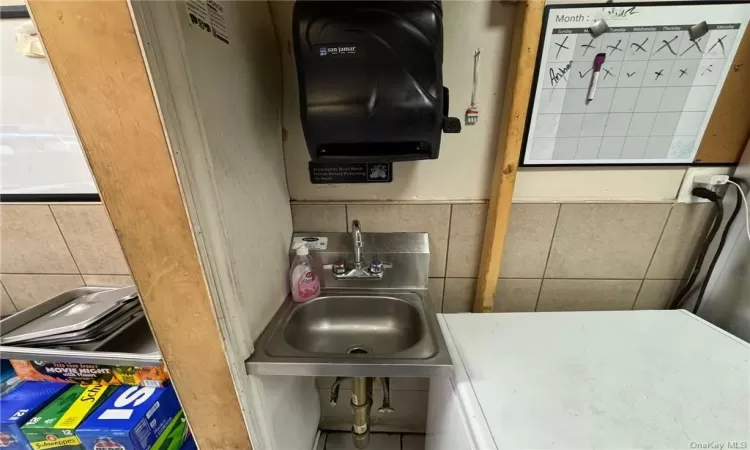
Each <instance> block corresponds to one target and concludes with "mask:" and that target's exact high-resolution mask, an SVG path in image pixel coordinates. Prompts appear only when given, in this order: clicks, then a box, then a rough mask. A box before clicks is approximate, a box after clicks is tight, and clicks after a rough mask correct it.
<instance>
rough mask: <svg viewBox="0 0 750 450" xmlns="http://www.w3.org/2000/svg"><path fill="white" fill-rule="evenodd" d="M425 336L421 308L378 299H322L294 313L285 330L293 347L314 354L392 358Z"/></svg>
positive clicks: (395, 299) (370, 297)
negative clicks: (383, 356) (366, 355)
mask: <svg viewBox="0 0 750 450" xmlns="http://www.w3.org/2000/svg"><path fill="white" fill-rule="evenodd" d="M424 334H425V327H424V324H423V323H422V320H421V317H420V314H419V309H418V308H417V307H415V306H414V305H413V304H411V303H409V302H408V301H404V300H401V299H398V298H396V297H390V296H379V295H369V296H366V295H342V296H330V295H329V296H324V297H318V298H317V299H315V300H313V301H311V302H308V303H305V304H302V305H300V307H299V308H296V309H295V310H294V312H293V313H292V316H291V317H290V319H289V322H288V323H287V325H286V327H285V329H284V338H285V339H286V342H288V343H289V345H291V346H292V347H294V348H296V349H298V350H301V351H303V352H310V353H338V354H346V353H349V354H352V353H354V354H373V355H386V354H394V353H398V352H402V351H404V350H407V349H409V348H412V347H414V346H415V345H417V344H418V343H419V341H420V340H421V339H422V338H423V336H424Z"/></svg>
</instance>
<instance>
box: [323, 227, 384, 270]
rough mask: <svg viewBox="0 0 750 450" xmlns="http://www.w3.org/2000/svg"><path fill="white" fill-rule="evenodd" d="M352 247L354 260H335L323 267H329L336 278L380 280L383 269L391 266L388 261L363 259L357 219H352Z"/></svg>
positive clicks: (360, 230) (361, 240) (360, 234)
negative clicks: (367, 261)
mask: <svg viewBox="0 0 750 450" xmlns="http://www.w3.org/2000/svg"><path fill="white" fill-rule="evenodd" d="M352 247H353V250H354V261H353V262H351V263H350V264H347V263H346V262H344V261H336V262H335V263H333V264H331V265H325V266H324V268H326V269H328V268H330V269H331V272H332V273H333V278H334V279H336V280H380V279H382V278H383V272H384V271H385V269H388V268H390V267H391V265H390V264H388V263H383V262H381V261H379V260H377V259H373V260H372V261H370V262H369V263H365V262H364V261H363V258H362V255H363V253H364V241H363V239H362V228H361V227H360V225H359V220H353V221H352Z"/></svg>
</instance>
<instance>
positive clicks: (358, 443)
mask: <svg viewBox="0 0 750 450" xmlns="http://www.w3.org/2000/svg"><path fill="white" fill-rule="evenodd" d="M346 380H351V383H352V400H351V407H352V412H353V416H354V420H353V423H352V441H353V442H354V446H355V447H356V448H359V449H364V448H367V446H368V444H369V443H370V412H371V411H372V383H373V378H372V377H352V378H346V377H337V378H336V381H334V383H333V384H332V385H331V398H330V402H331V406H336V402H337V401H338V398H339V387H340V386H341V383H343V382H344V381H346ZM380 382H381V384H382V385H383V405H382V406H381V407H380V408H379V409H378V412H381V413H391V412H393V408H391V395H390V390H391V389H390V379H389V378H384V377H381V378H380Z"/></svg>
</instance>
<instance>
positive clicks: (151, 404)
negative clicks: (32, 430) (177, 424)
mask: <svg viewBox="0 0 750 450" xmlns="http://www.w3.org/2000/svg"><path fill="white" fill-rule="evenodd" d="M180 410H181V408H180V402H179V401H178V400H177V395H176V394H175V392H174V389H173V388H172V386H167V387H164V388H149V387H137V386H132V387H126V386H121V387H119V388H117V390H116V391H115V393H114V394H112V396H110V397H109V398H108V399H107V401H105V402H104V403H103V404H102V405H101V406H100V407H99V408H98V409H97V410H96V411H95V412H94V413H93V414H91V415H90V416H89V417H88V419H86V420H85V421H84V422H83V423H82V424H81V425H80V426H79V427H78V429H77V430H76V434H77V435H78V437H79V438H80V439H81V443H82V444H83V447H84V448H85V449H86V450H99V449H119V450H149V449H150V448H151V447H152V446H153V445H154V443H155V442H156V440H157V439H158V438H159V437H160V436H161V435H162V433H163V432H164V430H165V429H166V428H167V427H168V426H169V424H170V422H172V419H174V418H175V416H177V415H178V414H179V413H180Z"/></svg>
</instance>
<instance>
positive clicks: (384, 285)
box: [289, 223, 430, 289]
mask: <svg viewBox="0 0 750 450" xmlns="http://www.w3.org/2000/svg"><path fill="white" fill-rule="evenodd" d="M366 226H367V224H366V223H363V224H362V227H363V228H365V227H366ZM366 230H367V228H365V231H363V232H362V240H363V244H364V246H363V249H362V250H363V255H362V260H363V261H364V262H365V263H369V262H370V261H372V260H374V259H377V260H380V261H381V262H383V263H384V264H386V265H390V267H387V268H386V269H385V270H384V272H383V279H382V280H335V279H334V278H333V275H332V273H331V269H324V267H323V266H324V265H327V264H333V263H335V262H337V261H344V262H347V263H350V262H351V261H352V260H353V259H354V249H353V243H352V235H351V233H294V235H293V237H292V243H291V244H290V246H289V262H290V263H291V261H292V260H293V259H294V254H295V253H294V248H293V247H294V245H295V243H294V242H295V239H296V240H297V241H298V242H299V238H318V241H315V244H314V245H312V246H310V247H311V248H310V256H311V257H312V260H313V270H315V272H316V273H317V274H319V275H320V277H321V280H322V283H323V287H324V288H328V289H337V288H345V289H352V288H354V289H427V280H428V277H429V267H430V248H429V240H428V235H427V233H368V232H367V231H366ZM316 247H317V249H316Z"/></svg>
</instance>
